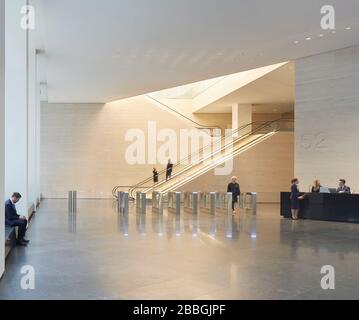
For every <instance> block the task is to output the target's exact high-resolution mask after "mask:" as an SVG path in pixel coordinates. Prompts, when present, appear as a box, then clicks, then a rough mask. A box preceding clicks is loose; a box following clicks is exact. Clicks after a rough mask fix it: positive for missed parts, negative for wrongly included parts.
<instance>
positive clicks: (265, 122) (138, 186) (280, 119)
mask: <svg viewBox="0 0 359 320" xmlns="http://www.w3.org/2000/svg"><path fill="white" fill-rule="evenodd" d="M282 121H288V122H293V121H294V120H293V119H285V118H278V119H276V120H272V121H255V122H252V123H249V124H245V125H243V126H241V127H239V128H237V129H236V130H234V131H231V133H230V134H231V135H233V134H236V133H238V132H239V131H240V130H243V129H245V128H246V127H249V126H253V125H254V124H258V123H264V124H263V125H262V126H260V127H258V128H256V129H255V130H254V131H252V132H251V133H250V134H254V133H255V132H257V131H259V130H262V129H263V128H265V127H267V126H270V125H272V124H274V123H277V122H278V123H279V122H282ZM226 137H227V135H223V136H222V137H221V139H219V140H217V141H216V143H218V142H219V141H223V139H225V138H226ZM240 138H241V137H238V138H237V139H236V140H238V139H240ZM209 146H212V143H211V144H210V145H206V146H204V147H202V148H201V149H199V150H197V151H196V152H194V153H192V154H190V155H189V156H188V157H186V158H184V159H181V160H180V161H179V162H178V163H177V164H175V165H174V168H175V167H178V166H179V165H181V164H182V163H183V161H186V160H188V159H189V158H191V157H193V156H194V155H196V154H199V153H201V152H202V151H203V150H204V149H206V148H208V147H209ZM166 170H167V169H166V168H165V169H163V170H161V171H160V172H159V173H158V174H159V175H161V174H164V173H165V172H166ZM152 179H153V176H150V177H149V178H146V179H145V180H143V181H141V182H139V183H137V184H136V185H133V186H132V187H131V188H130V189H129V193H130V196H131V197H133V195H132V193H133V191H134V190H135V189H145V188H144V187H141V185H143V184H144V183H147V182H149V181H152ZM118 188H119V186H116V187H114V188H113V190H112V194H113V196H114V197H117V196H116V190H117V189H118Z"/></svg>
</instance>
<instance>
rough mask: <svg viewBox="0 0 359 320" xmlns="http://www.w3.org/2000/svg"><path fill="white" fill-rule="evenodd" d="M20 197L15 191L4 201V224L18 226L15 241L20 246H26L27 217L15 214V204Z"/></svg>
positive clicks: (27, 241)
mask: <svg viewBox="0 0 359 320" xmlns="http://www.w3.org/2000/svg"><path fill="white" fill-rule="evenodd" d="M20 199H21V194H20V193H18V192H15V193H14V194H13V195H12V197H11V198H10V199H9V200H7V201H6V202H5V224H6V226H8V227H18V236H17V240H16V243H17V244H18V245H20V246H26V245H27V244H28V243H29V240H26V239H25V233H26V228H27V219H26V217H24V216H20V215H18V214H17V211H16V207H15V204H16V203H18V202H19V201H20Z"/></svg>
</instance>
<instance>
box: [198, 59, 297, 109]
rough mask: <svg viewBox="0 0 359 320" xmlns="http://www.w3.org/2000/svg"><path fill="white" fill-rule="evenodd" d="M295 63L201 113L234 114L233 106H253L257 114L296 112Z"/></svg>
mask: <svg viewBox="0 0 359 320" xmlns="http://www.w3.org/2000/svg"><path fill="white" fill-rule="evenodd" d="M294 78H295V72H294V63H293V62H289V63H287V64H285V65H284V66H282V67H280V68H278V69H275V70H274V71H272V72H270V73H268V74H266V75H264V76H263V77H261V78H259V79H257V80H255V81H253V82H251V83H249V84H248V85H246V86H244V87H241V88H239V89H238V90H236V91H234V92H232V93H231V94H228V95H226V96H224V97H223V98H221V99H219V100H217V101H215V102H213V103H211V104H209V105H208V106H206V107H205V108H203V109H201V110H200V111H199V112H200V113H232V105H233V104H236V103H239V104H247V103H249V104H252V105H253V106H254V112H256V113H285V112H291V111H293V110H294Z"/></svg>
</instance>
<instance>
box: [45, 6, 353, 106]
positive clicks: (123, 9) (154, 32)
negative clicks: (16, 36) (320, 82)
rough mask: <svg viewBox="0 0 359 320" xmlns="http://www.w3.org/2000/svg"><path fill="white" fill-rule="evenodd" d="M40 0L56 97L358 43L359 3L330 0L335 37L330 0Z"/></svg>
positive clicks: (110, 93) (110, 94)
mask: <svg viewBox="0 0 359 320" xmlns="http://www.w3.org/2000/svg"><path fill="white" fill-rule="evenodd" d="M41 2H42V4H41V17H42V19H43V21H42V23H41V26H42V29H43V30H40V31H41V33H42V34H43V42H44V48H45V50H46V60H47V62H46V64H47V74H46V77H47V83H48V97H49V101H50V102H73V103H74V102H108V101H113V100H117V99H120V98H124V97H129V96H135V95H139V94H143V93H149V92H154V91H157V90H161V89H165V88H171V87H175V86H179V85H183V84H187V83H193V82H196V81H201V80H205V79H210V78H215V77H219V76H224V75H227V74H232V73H236V72H240V71H245V70H249V69H253V68H257V67H262V66H266V65H270V64H274V63H278V62H281V61H288V60H294V59H296V58H299V57H304V56H308V55H313V54H317V53H320V52H325V51H329V50H333V49H338V48H342V47H347V46H351V45H355V44H358V43H359V31H358V30H359V19H358V13H359V1H358V0H345V1H343V0H331V1H330V4H332V5H334V7H335V8H336V27H337V32H336V33H335V34H332V33H331V32H330V31H323V30H321V28H320V19H321V14H320V8H321V6H322V5H325V4H327V3H328V1H327V0H271V1H268V0H251V1H249V0H222V1H218V0H76V1H74V0H51V1H48V0H41ZM39 10H40V8H39ZM347 26H351V27H352V29H351V30H350V31H348V30H345V27H347ZM320 33H323V34H324V37H322V38H319V36H318V35H319V34H320ZM309 36H310V37H312V40H310V41H306V40H305V38H306V37H309ZM295 40H300V43H299V44H294V41H295Z"/></svg>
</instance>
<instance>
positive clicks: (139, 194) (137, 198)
mask: <svg viewBox="0 0 359 320" xmlns="http://www.w3.org/2000/svg"><path fill="white" fill-rule="evenodd" d="M140 209H141V192H140V191H137V192H136V212H137V213H139V212H140Z"/></svg>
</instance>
